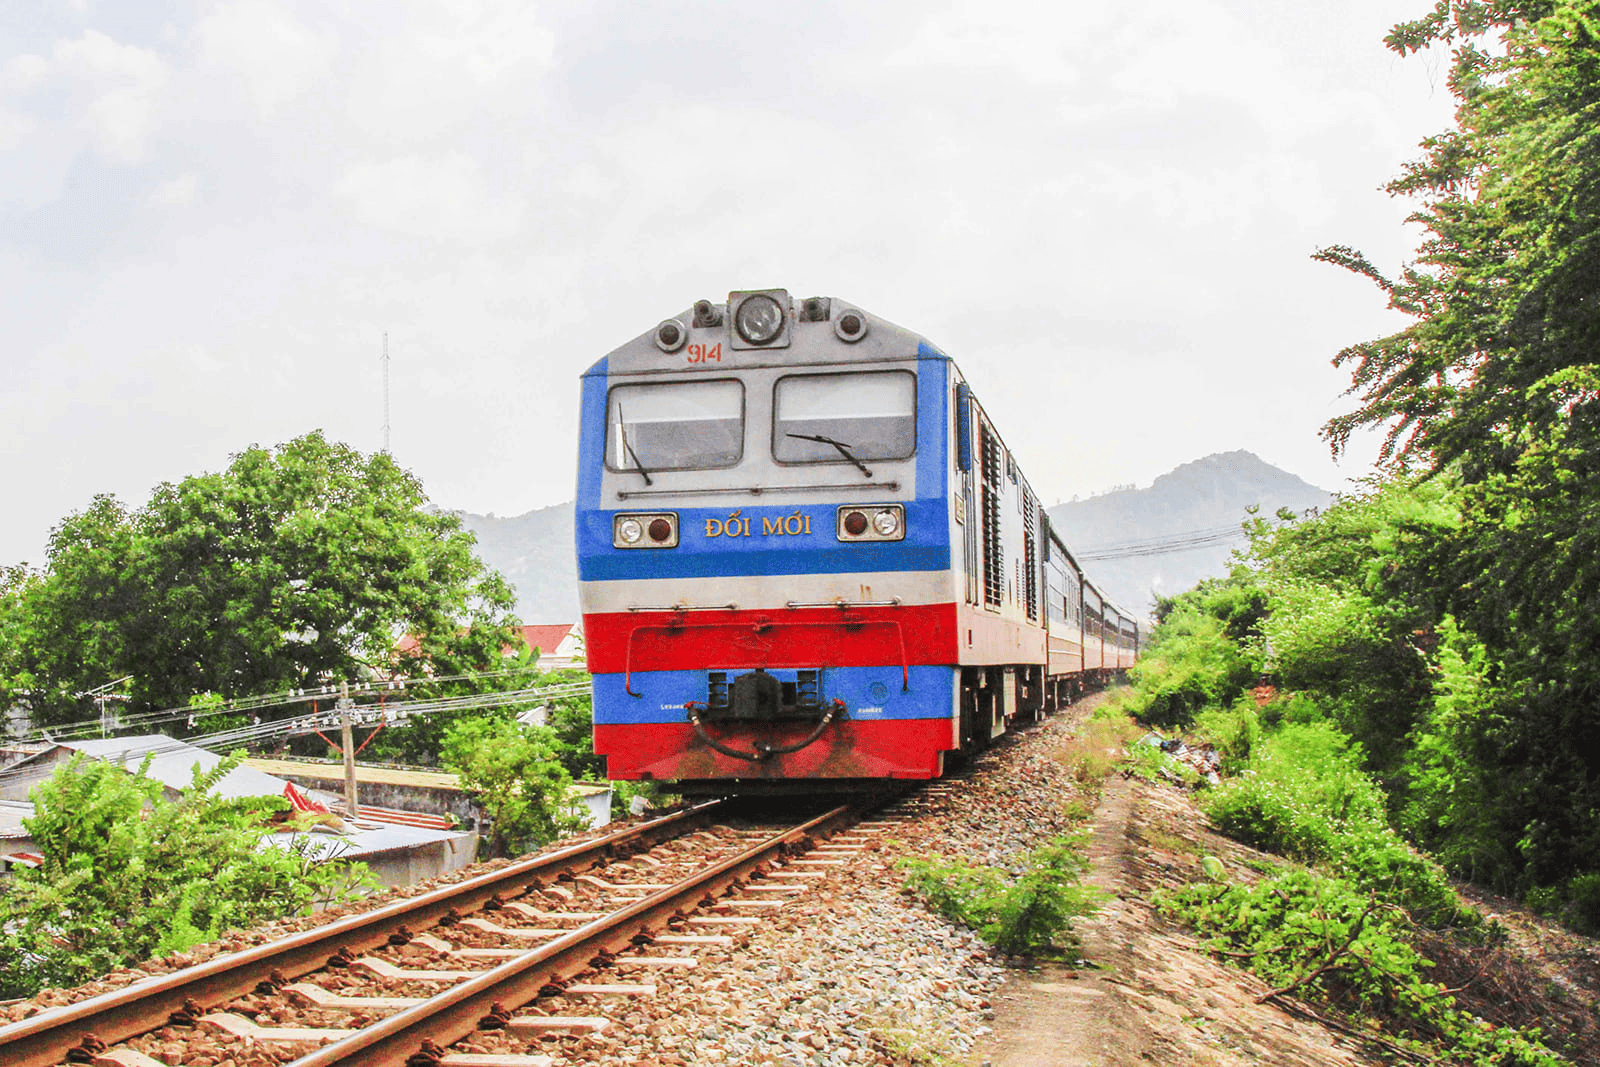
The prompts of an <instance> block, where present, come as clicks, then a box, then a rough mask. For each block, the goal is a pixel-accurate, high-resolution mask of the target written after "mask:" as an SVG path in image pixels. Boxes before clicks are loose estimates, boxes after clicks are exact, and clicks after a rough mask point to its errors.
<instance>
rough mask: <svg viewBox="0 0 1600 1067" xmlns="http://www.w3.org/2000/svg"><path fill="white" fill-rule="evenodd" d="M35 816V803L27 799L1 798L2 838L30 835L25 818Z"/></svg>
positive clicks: (0, 825) (0, 831)
mask: <svg viewBox="0 0 1600 1067" xmlns="http://www.w3.org/2000/svg"><path fill="white" fill-rule="evenodd" d="M31 818H33V805H32V804H29V803H28V802H27V801H25V800H0V838H6V837H28V836H30V835H29V834H28V831H26V830H24V829H23V828H22V820H23V819H31Z"/></svg>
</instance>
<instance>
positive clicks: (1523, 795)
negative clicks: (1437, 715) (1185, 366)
mask: <svg viewBox="0 0 1600 1067" xmlns="http://www.w3.org/2000/svg"><path fill="white" fill-rule="evenodd" d="M1387 43H1388V45H1389V46H1390V47H1391V48H1392V49H1394V50H1395V51H1397V52H1399V53H1401V54H1410V53H1413V52H1416V51H1419V50H1422V49H1424V48H1428V47H1430V46H1434V45H1441V46H1444V47H1448V48H1450V49H1451V50H1452V56H1453V60H1452V67H1451V74H1450V87H1451V89H1452V91H1453V92H1454V93H1455V95H1456V98H1457V103H1458V106H1457V112H1456V125H1455V128H1454V129H1452V130H1449V131H1447V132H1445V133H1443V134H1440V135H1439V136H1437V137H1434V138H1431V139H1429V140H1428V141H1426V142H1424V154H1423V156H1422V158H1421V159H1419V160H1417V161H1416V162H1414V163H1412V164H1411V165H1410V166H1409V167H1408V168H1407V169H1406V171H1405V172H1404V173H1403V174H1402V175H1401V176H1400V177H1399V178H1397V179H1396V180H1395V181H1393V182H1392V183H1391V184H1390V186H1389V189H1390V190H1391V191H1392V192H1394V193H1396V194H1401V195H1407V196H1412V197H1415V198H1416V199H1417V201H1418V202H1419V207H1418V210H1417V211H1416V213H1415V214H1414V215H1413V219H1414V220H1415V221H1417V222H1420V223H1421V224H1422V225H1423V226H1425V227H1426V231H1427V232H1426V239H1425V240H1424V242H1423V244H1422V245H1421V248H1420V250H1419V255H1418V260H1417V262H1416V263H1415V264H1413V265H1411V266H1409V267H1407V268H1406V269H1405V270H1404V271H1403V272H1402V273H1401V274H1400V275H1399V276H1398V277H1397V278H1393V279H1391V278H1387V277H1385V276H1384V275H1383V274H1382V273H1381V272H1379V271H1378V270H1377V269H1376V268H1375V267H1373V266H1372V264H1370V263H1369V262H1368V261H1367V260H1366V259H1365V258H1364V257H1362V256H1361V255H1360V254H1359V253H1358V252H1355V251H1354V250H1352V249H1349V248H1343V247H1338V248H1331V249H1328V250H1326V251H1325V252H1324V253H1322V258H1324V259H1326V260H1328V261H1330V262H1334V263H1339V264H1342V265H1344V266H1346V267H1349V268H1351V269H1353V270H1356V271H1359V272H1361V273H1363V274H1366V275H1368V276H1369V277H1371V278H1373V279H1374V280H1376V281H1377V282H1378V283H1379V284H1380V285H1381V286H1382V287H1383V289H1384V290H1385V291H1386V292H1387V294H1388V297H1389V301H1390V304H1391V306H1393V307H1395V308H1397V309H1399V310H1402V311H1404V312H1406V313H1408V314H1410V315H1412V316H1413V317H1414V319H1415V321H1414V322H1413V324H1412V325H1410V326H1409V327H1407V328H1406V329H1404V330H1402V331H1400V332H1399V333H1396V334H1394V335H1392V336H1390V337H1385V338H1380V339H1377V340H1374V341H1370V342H1366V343H1363V344H1358V345H1355V346H1353V347H1352V348H1350V349H1347V350H1346V351H1345V352H1343V353H1341V354H1340V356H1339V359H1340V361H1341V362H1344V363H1346V364H1348V365H1350V366H1351V368H1352V372H1353V380H1354V386H1353V390H1352V391H1353V392H1355V393H1356V394H1357V395H1358V396H1359V398H1360V401H1361V402H1360V405H1359V407H1358V408H1357V409H1356V410H1355V411H1353V412H1351V413H1349V414H1348V415H1345V416H1342V417H1340V418H1338V419H1335V420H1333V421H1332V422H1331V423H1330V424H1329V425H1328V427H1327V430H1326V432H1327V434H1328V436H1329V439H1330V440H1331V442H1332V444H1333V445H1334V447H1335V450H1336V451H1337V450H1338V449H1341V448H1343V447H1344V446H1345V445H1346V444H1347V443H1348V441H1349V439H1350V435H1351V434H1352V433H1353V432H1355V431H1356V430H1358V429H1360V428H1362V427H1368V426H1381V427H1384V428H1385V429H1386V430H1387V438H1386V444H1385V450H1384V458H1385V459H1386V460H1387V461H1389V462H1391V463H1393V464H1395V465H1396V466H1398V467H1400V468H1402V469H1407V470H1412V471H1415V472H1418V473H1420V474H1422V475H1424V476H1431V477H1434V478H1450V479H1457V480H1459V483H1460V486H1461V492H1460V497H1459V500H1460V509H1461V522H1460V525H1459V528H1458V529H1457V530H1456V531H1455V532H1454V533H1453V535H1451V536H1449V537H1446V538H1443V539H1441V542H1440V546H1439V551H1438V553H1437V556H1436V557H1435V559H1434V561H1433V564H1432V566H1433V567H1434V570H1433V576H1434V578H1435V580H1436V581H1438V582H1439V583H1440V584H1441V585H1442V586H1443V587H1444V588H1445V589H1446V591H1447V592H1448V594H1449V596H1448V601H1449V602H1448V605H1447V606H1448V607H1449V609H1450V610H1451V611H1452V612H1453V614H1454V615H1455V616H1456V617H1457V618H1458V619H1459V620H1460V622H1461V624H1462V626H1463V627H1464V628H1465V629H1466V630H1468V631H1470V633H1471V634H1472V635H1474V637H1475V638H1476V640H1477V642H1481V645H1482V646H1483V647H1484V648H1486V649H1487V653H1488V654H1487V658H1486V659H1484V661H1483V662H1482V663H1481V664H1480V666H1479V668H1477V669H1475V671H1474V675H1473V676H1474V678H1476V679H1477V680H1476V681H1474V682H1473V683H1472V684H1471V685H1470V686H1469V687H1468V688H1470V689H1471V690H1472V692H1473V693H1474V694H1475V695H1474V700H1473V702H1472V706H1471V707H1470V708H1467V709H1458V710H1457V712H1456V713H1453V716H1452V719H1451V730H1450V736H1451V737H1452V738H1453V739H1454V740H1453V742H1452V744H1453V752H1454V753H1455V755H1454V756H1452V759H1455V758H1457V757H1463V758H1466V759H1467V760H1468V762H1469V763H1470V764H1471V765H1472V767H1473V770H1474V772H1475V777H1474V780H1475V781H1477V782H1478V783H1480V784H1481V785H1482V787H1483V795H1481V796H1480V797H1478V803H1480V804H1481V805H1483V806H1485V807H1486V809H1487V810H1488V811H1489V812H1490V813H1491V814H1490V815H1489V816H1488V819H1489V822H1490V824H1491V825H1489V826H1488V827H1480V833H1481V834H1483V835H1484V836H1485V838H1486V839H1488V838H1492V839H1493V840H1494V841H1496V842H1497V844H1498V847H1497V848H1494V849H1482V850H1479V852H1480V855H1483V856H1488V855H1496V856H1499V857H1501V859H1500V860H1498V861H1497V865H1496V866H1495V868H1494V869H1492V870H1490V871H1487V872H1480V874H1483V873H1487V875H1488V877H1489V878H1490V880H1492V881H1495V882H1498V883H1500V884H1502V885H1504V886H1507V887H1514V888H1521V889H1525V890H1526V889H1530V888H1534V887H1549V886H1555V885H1575V884H1578V883H1577V881H1576V880H1578V879H1580V878H1581V877H1583V876H1584V875H1585V872H1594V871H1600V817H1597V813H1600V758H1597V757H1596V756H1595V754H1594V746H1592V745H1590V744H1588V743H1587V742H1588V738H1590V737H1592V736H1594V735H1595V733H1596V732H1597V731H1600V699H1597V698H1600V0H1440V2H1439V3H1437V4H1436V5H1435V7H1434V8H1433V10H1432V11H1431V12H1430V13H1429V14H1427V15H1426V16H1424V17H1423V18H1421V19H1418V20H1416V21H1414V22H1408V23H1403V24H1401V25H1399V26H1397V27H1395V29H1394V31H1393V32H1392V33H1391V34H1390V36H1389V38H1388V39H1387Z"/></svg>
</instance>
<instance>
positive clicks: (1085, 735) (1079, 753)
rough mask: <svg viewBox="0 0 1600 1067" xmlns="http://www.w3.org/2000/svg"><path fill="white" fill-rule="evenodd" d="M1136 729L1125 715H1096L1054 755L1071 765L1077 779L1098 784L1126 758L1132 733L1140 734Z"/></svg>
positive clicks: (1063, 763)
mask: <svg viewBox="0 0 1600 1067" xmlns="http://www.w3.org/2000/svg"><path fill="white" fill-rule="evenodd" d="M1136 729H1137V728H1136V727H1134V726H1133V725H1132V724H1131V723H1130V722H1129V721H1128V720H1127V719H1126V718H1124V717H1122V716H1116V717H1102V716H1099V715H1096V716H1094V717H1092V718H1090V719H1089V721H1088V722H1086V723H1084V725H1083V729H1082V730H1081V731H1079V732H1078V733H1077V734H1076V735H1074V736H1073V737H1071V738H1069V739H1068V740H1067V741H1066V742H1064V743H1063V744H1061V745H1060V746H1058V747H1057V749H1056V750H1055V751H1054V752H1053V753H1052V756H1053V757H1054V758H1055V759H1056V761H1057V762H1059V763H1060V764H1061V765H1062V766H1064V767H1066V768H1067V771H1068V772H1069V773H1070V774H1071V775H1072V777H1073V779H1074V780H1076V781H1078V782H1080V783H1082V784H1084V785H1090V786H1097V785H1099V784H1100V783H1101V782H1103V781H1105V780H1106V779H1107V778H1108V777H1110V776H1111V772H1112V771H1114V770H1116V769H1117V767H1118V766H1120V765H1121V763H1122V761H1123V759H1124V758H1125V757H1124V756H1123V750H1124V748H1125V747H1126V745H1127V744H1128V741H1129V739H1130V736H1135V735H1136Z"/></svg>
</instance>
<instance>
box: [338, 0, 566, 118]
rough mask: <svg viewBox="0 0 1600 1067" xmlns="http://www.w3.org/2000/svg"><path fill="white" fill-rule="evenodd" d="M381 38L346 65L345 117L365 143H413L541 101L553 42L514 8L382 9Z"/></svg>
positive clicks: (509, 1) (495, 3) (499, 2)
mask: <svg viewBox="0 0 1600 1067" xmlns="http://www.w3.org/2000/svg"><path fill="white" fill-rule="evenodd" d="M384 18H385V20H386V21H387V23H388V24H387V25H386V27H385V32H383V33H382V34H378V35H375V36H374V38H373V39H372V40H370V41H364V42H362V45H361V47H360V49H359V51H358V53H357V54H355V55H354V56H353V57H352V68H351V75H350V76H351V92H350V100H349V109H350V118H351V121H352V122H353V123H354V124H355V126H356V127H357V128H359V129H361V130H362V131H363V132H364V133H366V134H367V135H368V136H372V137H377V138H382V139H384V140H386V141H388V142H390V143H393V144H397V145H398V144H416V143H419V142H422V141H426V140H429V139H432V138H434V137H438V136H441V135H449V134H451V133H452V132H456V131H460V130H461V129H463V128H466V127H469V126H471V125H472V124H473V122H474V121H479V120H482V119H485V118H488V119H493V118H497V117H503V116H509V115H519V114H523V113H525V112H527V111H529V110H530V109H532V108H534V107H535V106H536V105H537V103H538V102H539V92H538V90H539V86H540V83H541V81H542V80H543V78H544V77H545V75H546V74H547V73H548V71H549V67H550V63H551V58H552V56H553V54H554V50H555V37H554V35H553V34H552V33H551V32H550V31H549V30H548V29H546V28H545V27H544V26H543V25H542V23H541V21H540V15H539V12H538V10H537V9H535V8H534V7H532V6H531V5H528V4H525V3H522V2H520V0H482V2H477V3H467V4H458V5H436V4H432V3H428V2H426V0H417V2H413V3H393V4H390V5H386V6H385V8H384Z"/></svg>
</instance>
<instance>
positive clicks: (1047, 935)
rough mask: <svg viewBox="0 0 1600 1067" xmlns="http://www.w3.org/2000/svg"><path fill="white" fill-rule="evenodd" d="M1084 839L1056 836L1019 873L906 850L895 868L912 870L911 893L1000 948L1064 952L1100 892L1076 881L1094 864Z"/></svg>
mask: <svg viewBox="0 0 1600 1067" xmlns="http://www.w3.org/2000/svg"><path fill="white" fill-rule="evenodd" d="M1087 837H1088V834H1087V832H1086V831H1079V832H1078V833H1075V834H1068V835H1065V836H1062V837H1057V838H1053V839H1052V840H1050V841H1048V842H1046V843H1045V844H1043V845H1041V846H1040V847H1038V848H1036V849H1033V850H1032V851H1031V852H1029V853H1028V854H1027V855H1026V856H1025V857H1024V858H1023V860H1022V862H1021V864H1020V870H1019V872H1018V873H1017V874H1016V875H1015V876H1012V875H1010V874H1008V873H1007V872H1006V871H1004V870H1001V869H1000V868H998V867H979V866H974V865H972V864H969V863H966V862H965V861H963V860H959V859H949V858H944V857H939V856H932V857H915V856H909V857H906V858H903V859H901V860H899V861H898V862H897V863H896V864H895V866H896V867H898V868H899V869H901V870H903V871H906V872H907V874H906V890H907V891H908V892H910V893H912V894H914V895H916V896H919V897H921V898H922V899H923V900H924V901H925V902H926V903H927V904H928V905H929V906H930V907H932V908H933V909H934V910H935V911H937V912H938V913H939V914H940V915H943V916H944V917H945V918H947V919H949V920H951V921H952V922H956V923H960V924H961V925H963V926H966V927H968V928H970V929H973V930H976V931H977V932H978V936H980V937H982V938H983V939H984V940H985V941H988V942H989V943H990V944H992V945H994V946H995V947H996V948H998V949H1000V950H1001V951H1002V952H1012V953H1050V952H1059V951H1061V950H1062V949H1063V948H1065V947H1066V946H1067V944H1070V943H1073V942H1071V941H1070V936H1071V934H1070V931H1071V926H1072V920H1073V919H1076V918H1078V917H1079V916H1083V915H1090V914H1093V913H1094V911H1095V910H1097V908H1098V900H1099V898H1100V897H1101V896H1102V893H1101V891H1100V890H1097V889H1094V888H1092V887H1089V886H1084V885H1081V884H1080V883H1079V879H1080V878H1081V877H1082V876H1083V873H1084V872H1085V871H1087V870H1088V867H1089V864H1088V860H1086V859H1085V858H1084V857H1083V844H1084V841H1085V840H1086V839H1087Z"/></svg>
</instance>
